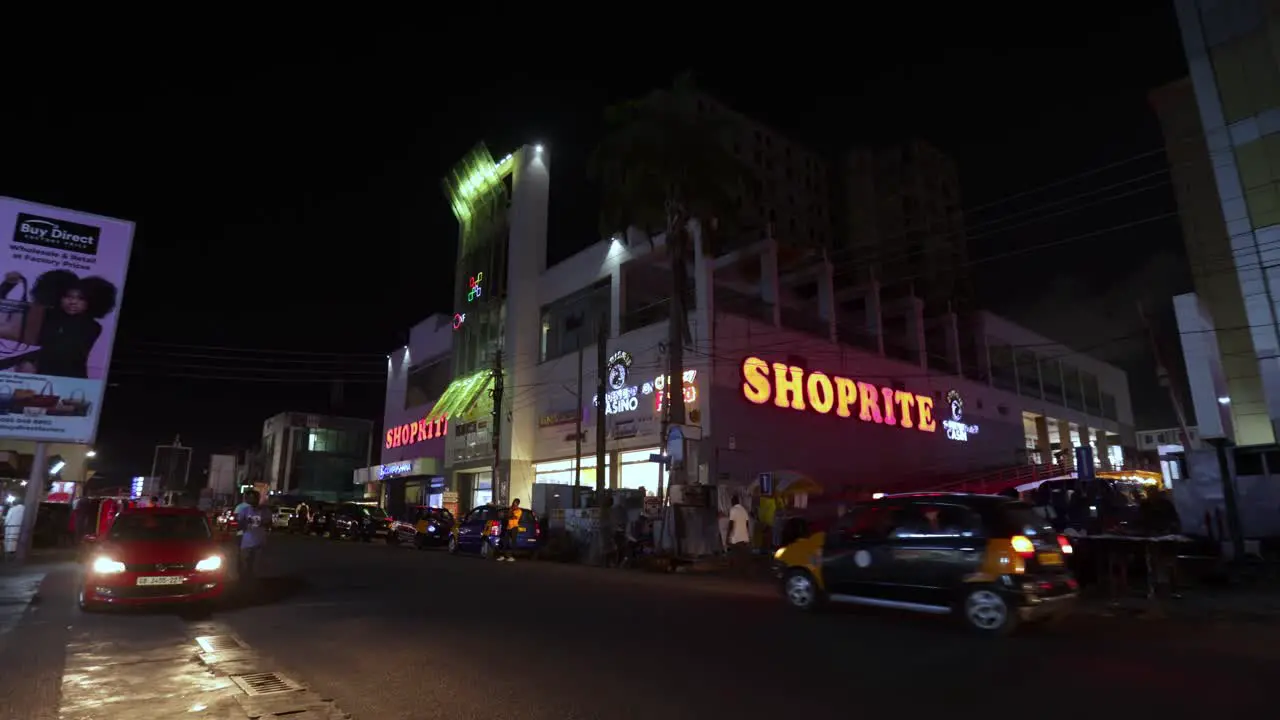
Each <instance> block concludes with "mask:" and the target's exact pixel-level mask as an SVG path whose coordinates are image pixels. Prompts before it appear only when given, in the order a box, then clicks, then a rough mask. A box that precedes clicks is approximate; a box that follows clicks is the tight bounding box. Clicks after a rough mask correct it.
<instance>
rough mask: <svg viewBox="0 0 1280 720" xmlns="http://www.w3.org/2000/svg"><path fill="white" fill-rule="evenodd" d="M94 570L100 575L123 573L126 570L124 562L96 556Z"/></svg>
mask: <svg viewBox="0 0 1280 720" xmlns="http://www.w3.org/2000/svg"><path fill="white" fill-rule="evenodd" d="M93 572H94V573H96V574H98V575H114V574H115V573H122V572H124V563H122V562H119V561H116V560H112V559H111V558H109V557H99V558H94V559H93Z"/></svg>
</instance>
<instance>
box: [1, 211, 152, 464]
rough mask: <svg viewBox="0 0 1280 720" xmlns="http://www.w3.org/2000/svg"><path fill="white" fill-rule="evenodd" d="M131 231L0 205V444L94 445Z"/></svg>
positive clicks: (114, 223)
mask: <svg viewBox="0 0 1280 720" xmlns="http://www.w3.org/2000/svg"><path fill="white" fill-rule="evenodd" d="M132 243H133V223H131V222H127V221H125V220H115V219H112V218H107V217H100V216H97V215H88V214H85V213H80V212H75V211H74V210H63V209H61V208H55V207H49V206H46V205H37V204H35V203H29V202H25V201H22V200H14V199H13V198H5V197H0V437H5V438H15V439H22V440H37V441H54V442H70V443H92V442H93V439H94V435H95V434H96V432H97V429H98V416H99V414H100V413H101V411H102V396H103V393H104V392H105V389H106V381H107V368H108V367H109V366H110V364H111V345H112V342H113V341H114V340H115V334H116V323H117V320H118V318H119V314H120V301H121V296H122V293H123V290H124V280H125V275H126V273H127V272H128V269H129V250H130V247H131V245H132Z"/></svg>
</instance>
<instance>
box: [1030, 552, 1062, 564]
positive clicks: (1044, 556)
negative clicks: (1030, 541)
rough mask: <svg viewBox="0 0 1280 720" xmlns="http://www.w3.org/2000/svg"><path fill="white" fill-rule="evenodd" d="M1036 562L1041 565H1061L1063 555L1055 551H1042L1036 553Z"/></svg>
mask: <svg viewBox="0 0 1280 720" xmlns="http://www.w3.org/2000/svg"><path fill="white" fill-rule="evenodd" d="M1036 562H1038V563H1040V564H1041V565H1061V564H1062V556H1061V555H1059V554H1058V553H1054V552H1049V553H1040V554H1039V555H1036Z"/></svg>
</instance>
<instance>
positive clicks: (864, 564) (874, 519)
mask: <svg viewBox="0 0 1280 720" xmlns="http://www.w3.org/2000/svg"><path fill="white" fill-rule="evenodd" d="M1071 551H1072V549H1071V543H1070V542H1069V541H1068V540H1067V538H1066V537H1063V536H1061V535H1058V534H1057V533H1056V532H1055V531H1054V530H1053V528H1052V527H1049V526H1048V525H1047V524H1046V522H1045V520H1044V518H1042V517H1041V516H1040V515H1039V514H1038V513H1036V512H1035V511H1034V510H1032V508H1031V507H1030V506H1029V505H1026V504H1025V503H1021V502H1018V501H1016V500H1013V499H1010V498H1008V497H1004V496H999V495H970V494H963V493H913V494H902V495H888V496H885V497H882V498H879V499H876V500H872V501H870V502H867V503H861V504H858V505H855V506H854V507H853V509H851V510H850V511H849V512H847V513H845V514H844V515H843V516H842V517H840V518H839V519H838V520H837V521H836V522H835V523H834V524H833V525H832V526H831V528H830V529H829V530H828V531H827V532H825V533H815V534H813V535H811V536H809V537H806V538H801V539H800V540H797V541H795V542H793V543H791V544H790V545H787V546H786V547H783V548H781V549H779V550H778V551H777V553H775V555H774V558H775V570H776V571H777V573H778V574H779V576H780V577H781V579H782V590H783V596H784V598H785V599H786V602H787V604H788V605H790V606H791V607H793V608H796V609H799V610H814V609H817V608H819V607H821V606H822V605H823V604H824V603H827V602H833V603H851V604H856V605H871V606H877V607H886V608H895V609H901V610H909V611H915V612H923V613H933V614H939V615H942V614H956V615H958V616H959V617H960V618H961V619H962V620H963V621H964V622H965V623H966V624H967V625H969V626H970V627H972V628H973V629H975V630H977V631H980V632H982V633H985V634H1004V633H1008V632H1011V631H1013V630H1014V629H1015V628H1016V627H1017V626H1018V624H1019V623H1020V622H1023V621H1031V620H1039V619H1052V618H1058V617H1062V616H1063V615H1065V614H1067V613H1069V612H1070V610H1071V608H1072V606H1073V605H1074V601H1075V599H1076V597H1077V595H1078V585H1077V584H1076V581H1075V578H1073V577H1072V576H1071V573H1070V572H1069V571H1068V570H1067V567H1066V558H1065V557H1064V556H1065V555H1068V554H1070V553H1071Z"/></svg>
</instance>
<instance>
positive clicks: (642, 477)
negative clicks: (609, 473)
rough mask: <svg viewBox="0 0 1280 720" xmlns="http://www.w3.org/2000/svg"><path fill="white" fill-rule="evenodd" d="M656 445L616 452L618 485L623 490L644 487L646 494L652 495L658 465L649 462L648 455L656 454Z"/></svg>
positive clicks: (657, 473)
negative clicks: (643, 448)
mask: <svg viewBox="0 0 1280 720" xmlns="http://www.w3.org/2000/svg"><path fill="white" fill-rule="evenodd" d="M658 452H659V449H658V448H656V447H653V448H648V449H645V450H631V451H628V452H624V453H619V454H618V487H619V488H622V489H625V490H639V489H640V488H644V490H645V494H646V495H652V494H653V493H654V491H656V490H657V489H658V475H659V469H660V467H659V465H658V463H655V462H649V456H650V455H656V454H657V453H658Z"/></svg>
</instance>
